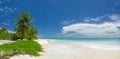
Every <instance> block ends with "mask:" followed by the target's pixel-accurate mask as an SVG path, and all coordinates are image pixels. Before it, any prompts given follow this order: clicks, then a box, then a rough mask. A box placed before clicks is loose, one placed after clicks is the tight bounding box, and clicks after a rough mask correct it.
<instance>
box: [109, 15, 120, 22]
mask: <svg viewBox="0 0 120 59" xmlns="http://www.w3.org/2000/svg"><path fill="white" fill-rule="evenodd" d="M109 18H110V19H111V20H115V21H118V20H120V15H117V14H112V15H111V16H109Z"/></svg>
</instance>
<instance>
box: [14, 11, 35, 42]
mask: <svg viewBox="0 0 120 59" xmlns="http://www.w3.org/2000/svg"><path fill="white" fill-rule="evenodd" d="M32 21H34V19H33V18H32V17H31V16H30V14H28V13H20V17H19V18H18V19H17V21H16V25H17V27H16V28H15V32H16V36H17V37H18V38H19V39H21V40H23V39H29V38H30V33H31V31H32V30H33V29H31V28H33V27H31V26H32V25H31V24H30V22H32ZM34 29H35V28H34ZM33 34H35V33H32V35H33ZM31 39H34V38H33V37H31Z"/></svg>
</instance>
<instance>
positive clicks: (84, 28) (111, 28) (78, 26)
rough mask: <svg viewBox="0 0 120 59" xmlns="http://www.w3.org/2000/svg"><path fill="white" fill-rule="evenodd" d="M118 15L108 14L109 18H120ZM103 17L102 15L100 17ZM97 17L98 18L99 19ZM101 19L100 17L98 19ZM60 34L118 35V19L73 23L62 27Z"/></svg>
mask: <svg viewBox="0 0 120 59" xmlns="http://www.w3.org/2000/svg"><path fill="white" fill-rule="evenodd" d="M118 16H119V15H109V16H107V17H110V18H109V19H110V20H120V18H119V17H118ZM100 18H103V17H100ZM100 18H99V19H100ZM100 20H101V19H100ZM62 34H64V35H65V36H73V37H75V36H76V37H81V36H84V37H101V38H105V37H107V38H118V37H120V21H114V22H103V23H100V24H95V23H92V24H91V23H75V24H70V25H67V26H63V27H62Z"/></svg>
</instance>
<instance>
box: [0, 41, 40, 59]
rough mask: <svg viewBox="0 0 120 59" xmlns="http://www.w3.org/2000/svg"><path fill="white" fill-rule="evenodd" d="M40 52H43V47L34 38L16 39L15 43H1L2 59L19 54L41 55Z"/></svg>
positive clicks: (0, 54)
mask: <svg viewBox="0 0 120 59" xmlns="http://www.w3.org/2000/svg"><path fill="white" fill-rule="evenodd" d="M38 52H42V47H41V45H39V44H38V43H37V42H35V41H32V40H26V41H16V42H14V43H9V44H3V45H0V59H4V58H6V59H7V57H10V56H14V55H17V54H29V55H33V56H39V55H40V54H39V53H38Z"/></svg>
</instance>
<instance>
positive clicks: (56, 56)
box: [10, 40, 120, 59]
mask: <svg viewBox="0 0 120 59" xmlns="http://www.w3.org/2000/svg"><path fill="white" fill-rule="evenodd" d="M37 42H38V43H40V44H41V45H42V46H43V48H44V52H42V55H41V56H38V57H34V56H29V55H16V56H13V57H11V58H10V59H120V51H119V50H104V49H95V48H88V47H82V46H77V45H75V44H65V43H64V44H63V43H57V42H54V41H49V40H37Z"/></svg>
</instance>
